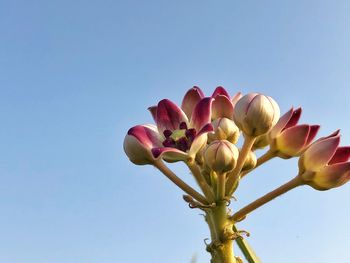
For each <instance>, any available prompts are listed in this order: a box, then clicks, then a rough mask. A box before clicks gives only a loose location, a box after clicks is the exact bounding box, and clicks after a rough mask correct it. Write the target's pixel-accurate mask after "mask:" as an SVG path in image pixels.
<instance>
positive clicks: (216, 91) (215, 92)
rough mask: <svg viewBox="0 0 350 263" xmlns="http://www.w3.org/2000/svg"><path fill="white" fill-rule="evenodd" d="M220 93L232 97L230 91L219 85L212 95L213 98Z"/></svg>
mask: <svg viewBox="0 0 350 263" xmlns="http://www.w3.org/2000/svg"><path fill="white" fill-rule="evenodd" d="M218 95H223V96H225V97H227V98H228V99H230V95H229V94H228V92H227V91H226V90H225V89H224V88H223V87H221V86H219V87H217V88H216V89H215V90H214V92H213V95H211V97H212V98H216V96H218Z"/></svg>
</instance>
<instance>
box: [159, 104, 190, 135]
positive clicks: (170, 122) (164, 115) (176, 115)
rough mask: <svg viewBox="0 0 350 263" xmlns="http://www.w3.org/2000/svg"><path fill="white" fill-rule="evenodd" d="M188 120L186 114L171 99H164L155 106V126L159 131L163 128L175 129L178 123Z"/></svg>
mask: <svg viewBox="0 0 350 263" xmlns="http://www.w3.org/2000/svg"><path fill="white" fill-rule="evenodd" d="M182 122H185V123H187V122H188V119H187V117H186V114H185V113H184V112H183V111H182V110H181V109H180V108H179V107H178V106H177V105H176V104H175V103H173V102H172V101H170V100H167V99H164V100H161V101H160V102H159V103H158V107H157V121H156V123H157V127H158V130H159V132H160V133H163V131H164V130H171V131H174V130H177V129H179V126H180V123H182Z"/></svg>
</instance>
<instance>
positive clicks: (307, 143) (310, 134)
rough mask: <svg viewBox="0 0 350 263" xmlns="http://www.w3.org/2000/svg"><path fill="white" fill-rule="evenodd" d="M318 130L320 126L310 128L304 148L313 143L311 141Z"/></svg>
mask: <svg viewBox="0 0 350 263" xmlns="http://www.w3.org/2000/svg"><path fill="white" fill-rule="evenodd" d="M319 129H320V125H311V126H310V132H309V136H308V137H307V141H306V144H305V146H308V145H309V144H310V143H311V142H312V141H313V139H315V137H316V135H317V133H318V130H319Z"/></svg>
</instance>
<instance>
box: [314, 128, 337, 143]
mask: <svg viewBox="0 0 350 263" xmlns="http://www.w3.org/2000/svg"><path fill="white" fill-rule="evenodd" d="M339 133H340V130H339V129H338V130H336V131H334V132H333V133H331V134H330V135H328V136H326V137H321V138H319V139H318V140H316V141H315V142H314V143H316V142H320V141H323V140H325V139H328V138H332V137H336V136H338V135H339Z"/></svg>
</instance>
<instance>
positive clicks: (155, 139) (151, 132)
mask: <svg viewBox="0 0 350 263" xmlns="http://www.w3.org/2000/svg"><path fill="white" fill-rule="evenodd" d="M128 135H131V136H134V137H135V138H136V139H137V140H138V141H139V142H140V143H141V144H142V145H144V146H145V147H146V148H149V149H151V148H153V147H155V146H159V145H162V143H161V141H160V135H159V133H158V132H157V128H156V126H155V125H152V124H144V125H137V126H134V127H132V128H130V129H129V131H128Z"/></svg>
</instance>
